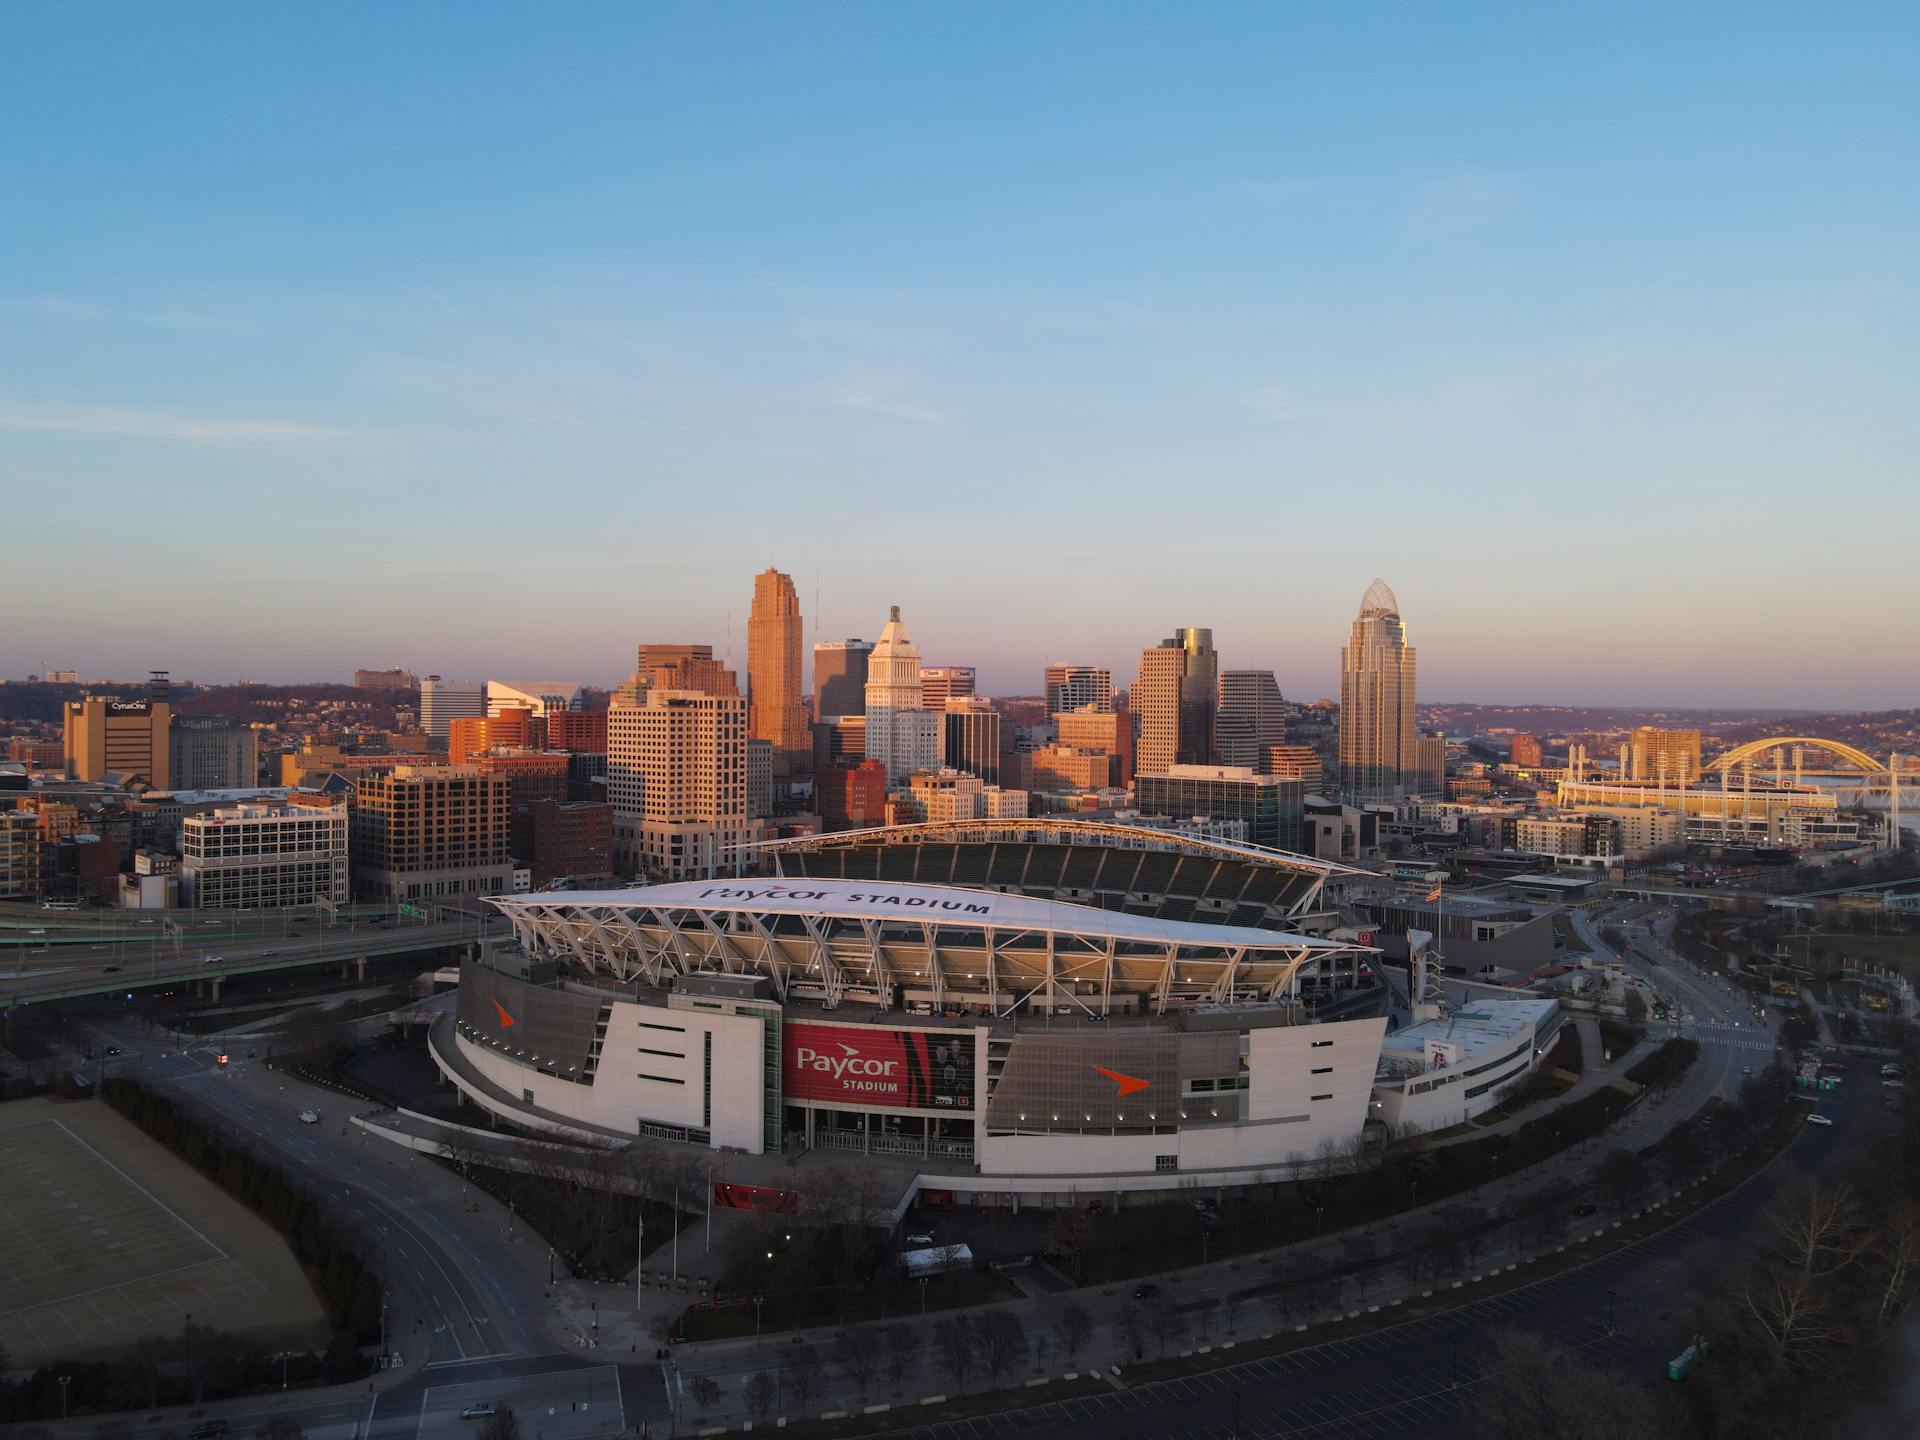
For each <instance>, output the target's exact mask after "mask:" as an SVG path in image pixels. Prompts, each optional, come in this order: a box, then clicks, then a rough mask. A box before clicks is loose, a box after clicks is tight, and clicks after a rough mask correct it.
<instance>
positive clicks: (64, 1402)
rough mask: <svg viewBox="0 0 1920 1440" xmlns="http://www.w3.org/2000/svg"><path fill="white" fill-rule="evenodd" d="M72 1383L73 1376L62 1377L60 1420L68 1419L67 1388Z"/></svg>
mask: <svg viewBox="0 0 1920 1440" xmlns="http://www.w3.org/2000/svg"><path fill="white" fill-rule="evenodd" d="M72 1382H73V1376H71V1375H62V1376H61V1377H60V1418H61V1419H62V1420H64V1419H66V1418H67V1386H68V1385H70V1384H71V1383H72Z"/></svg>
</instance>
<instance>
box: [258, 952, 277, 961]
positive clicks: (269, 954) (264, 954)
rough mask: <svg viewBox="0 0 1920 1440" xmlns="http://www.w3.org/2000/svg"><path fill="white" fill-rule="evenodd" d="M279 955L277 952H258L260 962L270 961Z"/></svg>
mask: <svg viewBox="0 0 1920 1440" xmlns="http://www.w3.org/2000/svg"><path fill="white" fill-rule="evenodd" d="M279 953H280V952H279V951H278V950H262V951H261V952H260V958H261V959H262V960H271V959H272V958H273V957H274V956H276V955H278V954H279Z"/></svg>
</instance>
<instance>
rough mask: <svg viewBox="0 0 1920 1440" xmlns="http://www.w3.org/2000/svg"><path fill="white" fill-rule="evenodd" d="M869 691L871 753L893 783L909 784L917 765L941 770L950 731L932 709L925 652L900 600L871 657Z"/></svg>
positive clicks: (868, 736) (869, 661) (868, 678)
mask: <svg viewBox="0 0 1920 1440" xmlns="http://www.w3.org/2000/svg"><path fill="white" fill-rule="evenodd" d="M866 695H867V735H866V750H867V755H868V757H869V758H871V759H874V760H878V761H879V762H880V763H881V764H882V765H885V766H886V767H887V780H888V783H890V784H894V785H904V784H905V783H906V782H907V779H908V777H909V776H911V775H912V774H913V773H914V772H915V771H916V770H936V769H938V768H939V766H940V752H941V742H942V741H943V739H944V738H945V735H944V731H943V729H942V726H941V721H940V717H939V716H938V715H935V714H933V713H932V712H931V711H929V710H928V709H927V708H926V700H925V693H924V692H923V691H922V690H921V688H920V651H919V648H918V647H917V646H915V644H914V643H913V638H912V637H911V636H910V635H908V634H907V627H906V626H905V625H904V624H903V623H901V620H900V607H899V606H898V605H895V606H894V607H893V613H892V616H891V618H889V619H888V621H887V628H886V629H884V630H882V631H881V632H880V640H879V642H878V643H877V644H876V645H875V646H874V647H873V653H872V654H871V655H870V656H868V657H867V691H866Z"/></svg>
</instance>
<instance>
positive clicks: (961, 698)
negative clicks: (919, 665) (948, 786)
mask: <svg viewBox="0 0 1920 1440" xmlns="http://www.w3.org/2000/svg"><path fill="white" fill-rule="evenodd" d="M920 673H921V674H922V675H923V676H924V675H925V674H926V673H927V672H926V671H924V670H922V671H921V672H920ZM944 710H945V715H944V717H943V718H944V721H945V725H946V741H945V745H944V747H943V752H944V754H945V755H946V759H947V764H948V765H950V766H952V767H953V768H954V769H955V770H964V771H965V772H966V773H967V774H969V775H977V776H979V777H980V778H981V779H982V780H984V781H985V782H986V783H987V784H989V785H998V784H999V783H1000V712H999V711H997V710H995V709H994V708H993V702H992V701H991V700H989V699H987V698H986V697H985V696H982V695H956V696H955V697H954V698H952V699H951V700H949V701H947V703H946V705H945V707H944Z"/></svg>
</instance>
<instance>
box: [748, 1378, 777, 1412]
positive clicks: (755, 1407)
mask: <svg viewBox="0 0 1920 1440" xmlns="http://www.w3.org/2000/svg"><path fill="white" fill-rule="evenodd" d="M779 1388H780V1387H779V1383H778V1382H777V1381H776V1380H775V1379H774V1378H773V1376H771V1375H769V1374H768V1373H767V1372H766V1371H764V1370H756V1371H754V1372H753V1374H751V1375H749V1376H748V1377H747V1409H749V1410H751V1411H752V1412H753V1418H754V1423H756V1424H758V1423H759V1422H760V1421H762V1420H764V1419H766V1418H767V1412H768V1411H769V1410H771V1409H773V1402H774V1398H775V1396H776V1395H778V1393H779Z"/></svg>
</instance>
